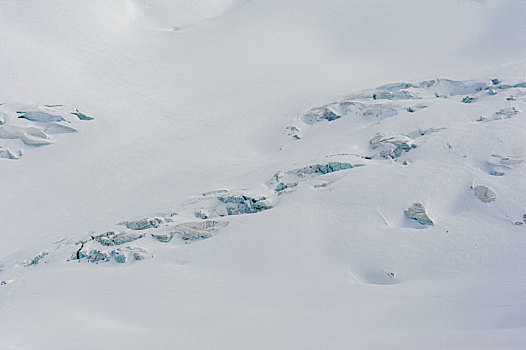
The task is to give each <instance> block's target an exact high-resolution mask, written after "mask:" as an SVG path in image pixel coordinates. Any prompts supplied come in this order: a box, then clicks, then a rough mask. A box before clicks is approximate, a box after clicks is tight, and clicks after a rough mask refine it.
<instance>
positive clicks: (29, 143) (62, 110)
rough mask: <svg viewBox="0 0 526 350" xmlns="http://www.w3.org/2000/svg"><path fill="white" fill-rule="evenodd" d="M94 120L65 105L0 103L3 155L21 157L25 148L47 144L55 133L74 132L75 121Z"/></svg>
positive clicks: (1, 148) (14, 157)
mask: <svg viewBox="0 0 526 350" xmlns="http://www.w3.org/2000/svg"><path fill="white" fill-rule="evenodd" d="M79 120H80V121H89V120H93V118H92V117H90V116H87V115H85V114H84V113H82V112H80V111H79V110H78V109H71V108H69V107H66V106H62V105H44V106H34V105H16V104H2V105H0V158H7V159H18V158H20V157H22V156H23V154H24V150H26V149H32V148H36V147H41V146H46V145H49V144H51V143H53V142H54V141H55V135H58V134H68V133H75V132H76V131H77V130H76V129H75V124H77V123H78V122H79Z"/></svg>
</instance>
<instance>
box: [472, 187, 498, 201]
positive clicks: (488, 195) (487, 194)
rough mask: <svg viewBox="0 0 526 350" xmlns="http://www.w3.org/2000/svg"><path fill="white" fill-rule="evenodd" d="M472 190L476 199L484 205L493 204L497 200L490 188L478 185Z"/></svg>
mask: <svg viewBox="0 0 526 350" xmlns="http://www.w3.org/2000/svg"><path fill="white" fill-rule="evenodd" d="M474 190H475V195H476V196H477V198H478V199H480V200H481V201H482V202H484V203H489V202H493V201H494V200H495V199H496V198H497V195H496V194H495V192H493V191H492V190H491V189H490V188H488V187H486V186H483V185H478V186H475V188H474Z"/></svg>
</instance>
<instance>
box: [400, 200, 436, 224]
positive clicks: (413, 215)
mask: <svg viewBox="0 0 526 350" xmlns="http://www.w3.org/2000/svg"><path fill="white" fill-rule="evenodd" d="M404 212H405V215H406V216H407V217H408V218H409V219H412V220H416V221H418V222H419V223H420V224H421V225H430V226H433V225H434V224H433V221H432V220H431V219H430V218H429V216H428V215H427V213H426V209H425V208H424V206H423V205H422V203H415V204H413V205H412V206H411V207H409V208H408V209H407V210H405V211H404Z"/></svg>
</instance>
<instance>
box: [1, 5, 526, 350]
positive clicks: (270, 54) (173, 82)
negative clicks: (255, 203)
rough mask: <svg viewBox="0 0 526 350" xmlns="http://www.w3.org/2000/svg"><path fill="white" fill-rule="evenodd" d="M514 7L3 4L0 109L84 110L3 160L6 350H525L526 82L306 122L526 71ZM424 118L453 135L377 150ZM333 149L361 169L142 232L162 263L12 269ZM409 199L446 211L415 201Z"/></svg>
mask: <svg viewBox="0 0 526 350" xmlns="http://www.w3.org/2000/svg"><path fill="white" fill-rule="evenodd" d="M525 18H526V1H522V0H493V1H492V0H487V1H468V0H445V1H430V0H429V1H428V0H425V1H422V0H419V1H417V0H400V1H387V0H384V1H381V0H378V1H376V0H374V1H372V0H352V1H351V0H327V1H322V0H316V1H315V0H287V1H278V0H246V1H243V0H46V1H43V0H0V103H5V106H4V105H1V106H0V111H4V109H1V108H6V109H5V111H7V110H8V109H9V108H12V109H9V110H10V111H11V112H12V113H15V112H16V110H17V109H16V108H18V107H17V106H33V107H32V108H39V107H38V106H43V105H53V104H64V105H66V106H70V107H67V108H70V109H71V110H74V109H75V108H78V109H79V110H80V111H81V112H82V113H85V114H86V115H89V116H92V117H94V118H95V119H94V120H91V121H87V122H83V121H78V120H75V121H73V119H75V118H73V119H72V122H71V124H72V125H73V126H74V128H75V129H76V130H77V132H75V133H68V134H63V135H57V136H56V137H53V144H51V145H47V146H44V147H39V148H35V149H28V150H24V154H23V157H21V158H20V159H17V160H12V159H4V158H0V176H1V180H0V221H1V223H0V281H5V284H3V285H0V349H66V348H72V347H75V348H78V349H110V348H111V349H116V348H117V349H120V348H128V349H142V348H145V347H149V348H152V349H179V348H180V349H211V348H212V349H524V348H525V347H526V316H525V315H526V274H525V273H524V266H526V265H525V264H526V254H525V249H526V224H522V225H520V224H516V223H519V222H522V220H523V215H524V214H526V200H525V199H524V193H526V180H525V175H526V170H525V169H526V168H525V166H526V164H523V163H522V161H524V160H526V127H525V124H524V120H525V118H526V114H525V111H526V88H520V87H518V88H510V89H509V90H505V91H504V89H503V90H498V91H497V94H496V95H491V94H489V93H488V92H487V91H486V90H484V91H482V92H477V93H474V94H471V95H476V96H475V97H476V98H477V99H476V100H475V101H474V102H472V103H462V102H461V100H462V99H463V98H464V97H465V96H466V95H470V94H467V93H466V94H460V95H457V96H446V98H443V97H441V98H434V97H426V99H425V100H423V101H422V102H423V103H425V104H426V106H427V108H425V109H423V110H420V111H417V112H415V113H409V112H406V110H405V108H406V107H408V106H409V105H407V104H410V105H414V104H416V103H418V102H421V101H416V103H413V102H411V101H392V103H393V104H395V105H396V108H397V110H398V114H397V115H395V116H392V117H390V118H386V119H383V120H378V121H374V120H372V121H369V120H366V121H365V122H364V121H363V120H357V119H356V118H352V117H346V116H343V117H342V118H340V119H338V120H335V121H331V122H327V121H322V122H320V123H317V124H315V125H312V126H310V125H304V124H302V122H301V116H302V114H304V113H305V112H306V111H308V110H310V109H311V108H315V107H319V106H323V105H326V104H329V103H333V102H335V101H342V100H344V99H345V98H346V97H347V96H349V95H351V94H353V93H356V92H358V91H371V90H372V89H374V88H375V87H377V86H380V85H382V84H386V83H393V82H401V81H404V82H411V83H418V82H421V81H425V80H430V79H437V78H449V79H454V80H459V81H460V80H461V81H478V82H485V83H487V84H491V79H494V78H498V79H499V80H500V81H501V82H502V83H501V84H510V85H513V84H517V83H521V82H525V81H526V61H525V58H526V20H525ZM449 93H450V92H448V91H446V92H445V94H446V95H447V94H449ZM511 96H513V98H514V99H513V100H512V99H510V100H508V99H507V98H508V97H511ZM370 102H371V101H369V102H368V103H370ZM382 103H384V102H382ZM386 103H391V102H389V101H387V102H386ZM512 107H514V108H516V110H517V111H519V112H518V113H517V114H515V115H513V116H511V117H509V118H507V117H506V118H500V117H499V114H496V113H497V112H498V111H500V110H503V109H507V108H512ZM481 116H484V117H485V118H486V119H484V120H483V121H477V120H478V119H479V118H480V117H481ZM290 126H298V128H299V129H300V132H301V139H300V140H295V139H294V138H292V137H291V136H290V135H288V132H287V129H286V128H287V127H290ZM1 127H2V126H1V125H0V128H1ZM430 128H445V129H444V130H442V131H437V132H433V133H431V134H428V135H425V136H422V137H421V138H417V139H416V140H415V142H416V144H417V146H418V147H417V148H415V149H413V150H410V151H409V152H404V153H403V155H402V156H401V157H400V158H399V159H396V160H393V159H384V158H382V157H379V156H378V155H377V154H376V153H374V150H372V149H371V148H370V144H369V140H370V139H371V138H373V137H374V136H375V134H376V133H377V132H381V133H388V134H393V135H400V134H403V135H407V134H409V133H412V132H415V131H418V130H426V129H430ZM9 142H12V140H10V141H9ZM336 154H339V155H338V156H333V157H329V158H326V157H327V156H332V155H336ZM342 154H344V155H342ZM351 154H358V155H359V156H356V155H351ZM497 154H498V155H499V156H502V157H504V158H508V159H501V158H497V157H495V156H492V155H497ZM360 156H373V159H364V158H363V157H360ZM510 159H511V160H513V161H514V163H513V166H510V167H508V168H506V171H505V174H504V175H503V176H492V175H490V174H489V172H490V171H491V169H490V167H491V166H492V164H493V163H491V162H497V163H498V162H500V161H501V160H504V161H506V160H510ZM329 161H339V162H349V163H352V164H364V165H365V166H362V167H357V168H352V169H347V170H342V171H338V172H334V173H331V174H327V175H323V176H318V177H313V178H308V179H306V180H305V181H302V182H299V184H298V186H297V187H295V188H294V189H291V190H290V193H287V194H283V195H279V196H278V195H276V196H275V198H276V205H275V206H274V207H273V208H272V209H269V210H265V211H262V212H259V213H255V214H247V215H239V216H228V217H226V218H222V219H221V220H225V221H228V222H229V224H228V226H226V227H223V228H221V229H220V230H219V231H218V232H217V233H215V234H214V236H213V237H211V238H209V239H206V240H201V241H195V242H192V243H190V244H186V243H185V242H183V241H182V240H180V239H174V240H173V241H172V242H169V243H166V244H163V243H159V242H153V241H151V239H150V237H148V239H150V241H151V242H150V241H147V243H141V244H144V248H146V249H147V250H148V251H149V252H150V253H151V254H150V255H154V257H153V258H151V257H150V256H149V257H148V258H147V259H144V260H142V261H133V262H129V263H126V264H119V263H116V262H114V261H110V262H106V263H100V264H94V263H89V262H87V261H80V262H77V261H67V260H68V258H70V255H71V254H70V253H72V252H74V251H75V249H74V248H72V249H70V250H64V251H62V250H61V251H58V250H57V253H56V254H55V255H53V254H49V255H48V256H47V257H45V258H43V259H42V260H41V262H40V263H39V264H38V265H34V266H29V267H23V261H24V259H31V258H32V257H34V256H36V255H37V254H39V253H41V252H43V251H46V252H51V251H52V250H54V249H55V247H56V244H55V245H54V244H53V243H54V242H59V241H60V242H66V241H67V242H69V241H71V242H70V243H71V247H75V244H74V243H76V240H77V239H78V237H87V236H89V235H93V234H95V233H102V232H105V231H108V230H122V229H123V228H122V226H119V225H117V224H118V223H120V222H123V221H126V220H134V219H140V218H145V217H154V216H163V217H167V216H169V215H170V213H173V212H177V213H178V215H175V216H173V218H174V220H175V221H176V223H184V222H189V221H196V220H198V219H196V218H195V217H193V214H194V209H198V207H199V205H198V204H199V202H197V203H198V204H196V202H195V201H194V200H193V199H195V198H199V196H200V194H202V193H204V192H207V191H213V190H220V189H228V190H230V191H232V192H233V193H248V195H265V196H269V195H271V194H270V192H269V191H270V190H269V188H268V186H266V184H268V181H269V179H271V178H272V176H273V174H274V173H276V172H277V171H289V170H292V169H299V168H303V167H305V166H308V165H312V164H322V163H323V162H325V163H327V162H329ZM404 161H406V162H407V165H403V162H404ZM498 164H500V163H498ZM498 164H497V165H498ZM499 169H500V168H499ZM476 185H485V186H488V187H489V188H491V189H492V190H493V191H494V192H495V193H496V200H495V201H493V202H490V203H483V202H481V201H479V200H478V199H477V197H476V196H475V194H474V192H473V190H472V189H471V186H476ZM192 198H193V199H192ZM273 198H274V197H273ZM416 202H421V203H423V205H424V206H425V208H426V210H427V211H428V214H429V215H430V217H431V219H433V221H434V226H432V227H425V228H424V227H422V226H420V225H419V224H417V223H416V222H414V221H410V220H409V219H407V218H406V217H405V216H404V210H406V209H407V208H408V207H410V206H411V205H412V204H413V203H416ZM63 239H65V240H66V241H61V240H63ZM146 239H147V238H146V237H145V238H144V240H146Z"/></svg>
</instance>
